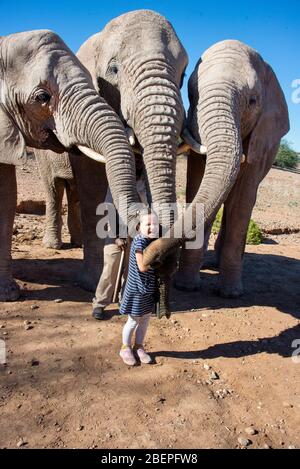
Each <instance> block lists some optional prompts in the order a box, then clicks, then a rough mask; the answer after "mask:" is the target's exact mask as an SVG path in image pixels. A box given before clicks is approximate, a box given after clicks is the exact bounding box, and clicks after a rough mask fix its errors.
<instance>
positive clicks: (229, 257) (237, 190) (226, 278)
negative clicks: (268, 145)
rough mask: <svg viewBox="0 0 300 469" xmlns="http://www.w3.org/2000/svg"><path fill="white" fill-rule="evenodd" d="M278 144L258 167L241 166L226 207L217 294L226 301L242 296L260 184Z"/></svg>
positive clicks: (219, 242)
mask: <svg viewBox="0 0 300 469" xmlns="http://www.w3.org/2000/svg"><path fill="white" fill-rule="evenodd" d="M277 149H278V145H275V146H274V148H272V149H271V150H270V151H269V152H268V153H267V154H266V155H264V157H263V158H262V159H261V161H259V162H258V163H257V164H251V165H250V164H245V165H243V166H242V168H241V171H240V174H239V176H238V179H237V181H236V183H235V185H234V186H233V188H232V190H231V192H230V194H229V196H228V197H227V200H226V201H225V204H224V216H223V219H222V228H221V234H220V238H219V240H218V242H217V249H218V253H219V258H220V274H219V279H218V286H217V292H218V294H220V295H221V296H224V297H226V298H237V297H238V296H240V295H242V294H243V291H244V289H243V282H242V269H243V257H244V251H245V245H246V238H247V231H248V225H249V222H250V218H251V214H252V210H253V207H254V204H255V201H256V195H257V190H258V186H259V184H260V182H261V181H262V180H263V178H264V177H265V176H266V174H267V173H268V172H269V170H270V168H271V166H272V163H273V160H274V158H275V155H276V152H277Z"/></svg>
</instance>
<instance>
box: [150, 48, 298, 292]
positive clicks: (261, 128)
mask: <svg viewBox="0 0 300 469" xmlns="http://www.w3.org/2000/svg"><path fill="white" fill-rule="evenodd" d="M188 92H189V101H190V107H189V111H188V117H187V124H186V128H185V129H184V132H183V138H184V139H185V142H186V144H188V145H189V147H190V153H189V155H188V167H187V190H186V200H187V202H188V203H189V204H190V205H189V206H188V208H187V209H186V211H185V213H184V215H183V216H182V217H179V219H178V220H177V221H176V223H175V224H174V226H173V227H172V229H171V230H170V231H169V233H167V235H166V237H165V238H164V239H160V240H156V241H154V242H153V243H152V244H151V245H150V246H149V248H148V252H147V263H150V264H151V263H153V262H157V263H161V262H163V259H164V256H166V255H167V253H168V252H170V250H172V249H177V248H178V246H180V245H183V247H182V250H181V254H180V262H179V268H178V271H177V273H176V275H175V278H174V283H175V286H176V287H177V288H179V289H182V290H188V291H191V290H196V289H198V288H199V287H200V278H199V270H200V267H201V264H202V262H203V254H204V252H205V246H204V248H202V249H187V248H185V241H186V240H189V239H192V238H193V237H194V236H195V233H196V232H197V229H200V228H201V226H200V225H201V218H200V217H199V220H198V218H197V212H196V210H195V208H196V204H203V205H204V220H202V226H204V232H205V236H204V238H205V240H206V243H207V241H208V237H209V234H210V228H211V224H212V221H213V220H214V218H215V216H216V213H217V211H218V210H219V208H220V207H221V205H222V204H223V203H224V211H223V217H222V224H221V229H220V232H219V236H218V239H217V241H216V244H215V250H216V257H217V263H218V267H219V276H218V285H217V287H216V290H217V293H219V294H220V295H221V296H224V297H233V298H235V297H238V296H239V295H241V294H242V293H243V283H242V265H243V255H244V250H245V242H246V235H247V228H248V224H249V220H250V217H251V213H252V209H253V206H254V204H255V201H256V195H257V190H258V186H259V184H260V182H261V181H262V180H263V178H264V177H265V176H266V174H267V173H268V171H269V170H270V168H271V166H272V163H273V161H274V158H275V156H276V153H277V150H278V147H279V144H280V140H281V138H282V137H283V136H284V135H285V134H286V133H287V132H288V130H289V116H288V109H287V104H286V101H285V98H284V94H283V92H282V90H281V88H280V85H279V83H278V80H277V78H276V76H275V73H274V71H273V70H272V68H271V67H270V65H268V64H267V63H266V62H265V61H264V60H263V59H262V57H261V56H260V55H259V53H258V52H257V51H255V50H253V49H252V48H251V47H249V46H247V45H246V44H243V43H242V42H240V41H236V40H225V41H222V42H219V43H217V44H215V45H213V46H212V47H210V48H209V49H208V50H207V51H206V52H205V53H204V54H203V55H202V58H201V59H200V60H199V61H198V63H197V64H196V67H195V69H194V71H193V73H192V75H191V77H190V79H189V82H188ZM201 144H202V146H201ZM203 150H204V151H203ZM205 152H207V156H206V157H203V156H201V155H200V153H205ZM189 217H192V227H191V229H190V230H186V232H184V233H183V235H182V237H181V236H178V237H177V238H176V236H175V233H178V227H181V226H182V223H183V226H187V225H186V222H187V220H188V219H189ZM181 232H182V230H181Z"/></svg>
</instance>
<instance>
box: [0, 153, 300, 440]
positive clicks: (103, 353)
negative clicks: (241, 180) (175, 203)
mask: <svg viewBox="0 0 300 469" xmlns="http://www.w3.org/2000/svg"><path fill="white" fill-rule="evenodd" d="M184 165H185V162H184V160H183V159H181V160H180V161H179V172H178V173H179V177H178V192H179V193H181V192H182V191H183V187H184ZM18 183H19V198H18V200H19V210H20V211H21V212H22V211H23V212H24V211H33V212H36V211H37V209H39V210H40V211H41V213H42V212H43V207H42V205H43V204H41V203H39V201H42V200H43V192H42V187H41V185H39V178H38V172H37V170H36V167H35V163H34V161H31V162H30V164H29V166H28V167H27V169H23V170H22V169H19V170H18ZM299 191H300V175H298V174H291V173H287V172H283V171H279V170H275V169H273V170H271V172H270V174H269V175H268V176H267V178H266V180H265V181H264V182H263V184H262V185H261V188H260V191H259V195H258V201H257V206H256V208H255V210H254V214H253V218H254V219H255V220H256V221H258V222H259V224H260V226H261V227H262V229H263V230H264V233H265V234H266V238H265V240H264V243H263V244H261V245H260V246H247V249H246V255H245V266H244V278H245V279H244V280H245V286H246V293H245V295H244V296H243V297H242V298H241V299H238V300H224V299H222V298H218V297H216V296H215V295H214V294H213V286H214V285H215V282H216V275H217V273H216V272H214V271H211V270H205V271H203V272H201V276H202V279H203V290H202V292H198V293H193V294H191V293H181V292H178V291H176V290H173V292H172V310H173V315H172V318H171V319H170V320H169V321H168V320H166V319H162V320H160V321H159V320H156V319H155V318H153V320H152V322H151V325H150V328H149V335H148V338H147V343H146V346H147V349H148V350H149V351H150V352H151V353H152V356H153V359H154V361H155V363H154V364H153V365H151V366H149V365H142V366H137V367H134V368H131V369H130V368H129V367H126V366H125V365H124V364H123V363H122V362H121V360H120V358H119V356H118V351H119V347H120V337H121V329H122V325H123V323H124V318H123V317H120V316H119V315H118V311H117V309H114V306H116V305H112V306H111V308H110V310H109V319H108V320H107V321H102V322H97V321H95V320H93V319H92V318H91V298H92V294H90V293H88V292H85V291H83V290H81V289H80V288H79V287H78V286H77V285H76V274H77V272H78V270H79V269H80V264H81V258H82V252H81V250H80V249H68V244H66V245H65V248H64V249H63V250H61V251H51V250H48V249H45V248H43V247H42V245H41V237H42V233H43V227H44V215H37V214H36V213H35V214H24V213H20V214H18V215H17V217H16V222H15V230H14V242H13V258H14V275H15V277H16V279H17V280H18V282H19V283H20V285H21V287H22V298H21V300H20V301H18V302H15V303H0V338H1V339H4V340H5V343H6V348H7V365H6V366H4V365H0V408H1V409H0V429H1V430H0V447H1V448H16V447H20V448H64V447H67V448H75V447H80V448H210V447H213V448H242V447H244V446H245V445H246V444H249V448H269V447H270V448H289V447H296V448H297V447H300V434H299V428H300V363H295V362H294V361H293V360H292V354H293V352H297V351H296V348H293V345H294V346H295V345H296V344H295V343H293V342H294V341H295V340H297V339H298V341H299V342H298V348H299V347H300V297H299V291H300V285H299V279H300V234H299V232H300V196H299ZM28 200H31V201H35V203H32V202H30V203H28ZM24 202H25V204H24ZM30 207H31V208H30ZM32 207H33V209H32ZM280 233H281V234H280ZM64 240H65V241H66V243H67V242H68V237H67V232H66V231H64ZM56 300H59V301H56ZM299 354H300V350H299ZM295 361H296V360H295ZM299 361H300V360H299ZM249 427H251V428H250V429H249ZM241 438H243V439H244V440H245V439H246V440H248V441H243V440H241Z"/></svg>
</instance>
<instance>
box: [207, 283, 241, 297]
mask: <svg viewBox="0 0 300 469" xmlns="http://www.w3.org/2000/svg"><path fill="white" fill-rule="evenodd" d="M214 292H215V293H216V294H217V295H218V296H221V297H222V298H238V297H240V296H242V295H243V293H244V287H243V283H242V281H239V282H236V283H231V284H229V283H228V282H226V283H223V282H222V281H219V283H218V285H217V286H216V288H215V289H214Z"/></svg>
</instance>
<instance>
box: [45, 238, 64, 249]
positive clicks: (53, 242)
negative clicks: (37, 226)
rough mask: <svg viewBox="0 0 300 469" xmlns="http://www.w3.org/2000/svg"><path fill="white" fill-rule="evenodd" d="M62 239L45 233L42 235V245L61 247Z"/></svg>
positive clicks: (51, 247) (54, 247)
mask: <svg viewBox="0 0 300 469" xmlns="http://www.w3.org/2000/svg"><path fill="white" fill-rule="evenodd" d="M62 245H63V243H62V241H61V240H59V239H57V238H55V237H54V236H48V235H45V236H44V237H43V246H45V248H48V249H61V248H62Z"/></svg>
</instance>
